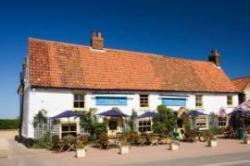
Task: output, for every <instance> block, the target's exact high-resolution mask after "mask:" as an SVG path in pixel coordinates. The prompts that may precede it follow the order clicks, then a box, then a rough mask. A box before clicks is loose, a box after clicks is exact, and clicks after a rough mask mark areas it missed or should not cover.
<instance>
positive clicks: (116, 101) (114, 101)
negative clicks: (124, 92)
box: [95, 96, 127, 106]
mask: <svg viewBox="0 0 250 166" xmlns="http://www.w3.org/2000/svg"><path fill="white" fill-rule="evenodd" d="M95 101H96V105H98V106H118V105H119V106H126V105H127V97H117V96H115V97H113V96H96V98H95Z"/></svg>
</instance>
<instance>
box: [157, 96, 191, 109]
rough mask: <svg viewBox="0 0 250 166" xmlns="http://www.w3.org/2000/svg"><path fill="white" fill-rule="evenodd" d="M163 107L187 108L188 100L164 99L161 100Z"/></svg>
mask: <svg viewBox="0 0 250 166" xmlns="http://www.w3.org/2000/svg"><path fill="white" fill-rule="evenodd" d="M161 103H162V105H166V106H182V107H185V106H186V104H187V99H186V98H169V97H164V98H162V99H161Z"/></svg>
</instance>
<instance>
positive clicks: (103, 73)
mask: <svg viewBox="0 0 250 166" xmlns="http://www.w3.org/2000/svg"><path fill="white" fill-rule="evenodd" d="M28 57H29V58H28V65H29V78H30V83H31V85H32V86H39V87H54V88H83V89H110V90H111V89H112V90H153V91H190V92H191V91H192V92H235V91H236V89H235V87H234V85H233V84H232V82H231V81H230V79H229V78H228V77H227V75H226V74H225V73H224V72H223V70H221V69H220V68H218V67H216V66H215V65H214V64H213V63H211V62H207V61H196V60H187V59H181V58H173V57H167V56H159V55H154V54H146V53H138V52H131V51H122V50H114V49H104V50H103V51H97V50H93V49H91V48H90V47H88V46H82V45H74V44H66V43H60V42H52V41H44V40H38V39H29V56H28Z"/></svg>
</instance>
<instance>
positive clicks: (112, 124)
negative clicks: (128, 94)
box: [109, 120, 117, 130]
mask: <svg viewBox="0 0 250 166" xmlns="http://www.w3.org/2000/svg"><path fill="white" fill-rule="evenodd" d="M109 129H110V130H117V120H109Z"/></svg>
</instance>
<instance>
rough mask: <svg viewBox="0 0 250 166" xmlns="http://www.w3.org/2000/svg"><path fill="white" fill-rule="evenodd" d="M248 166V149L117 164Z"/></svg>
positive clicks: (148, 165)
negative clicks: (239, 151)
mask: <svg viewBox="0 0 250 166" xmlns="http://www.w3.org/2000/svg"><path fill="white" fill-rule="evenodd" d="M132 165H133V166H152V165H153V166H250V151H249V152H243V153H231V154H224V155H215V156H209V157H208V156H204V157H194V158H185V159H175V160H163V161H156V162H147V163H143V162H142V163H133V164H123V165H119V166H132Z"/></svg>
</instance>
